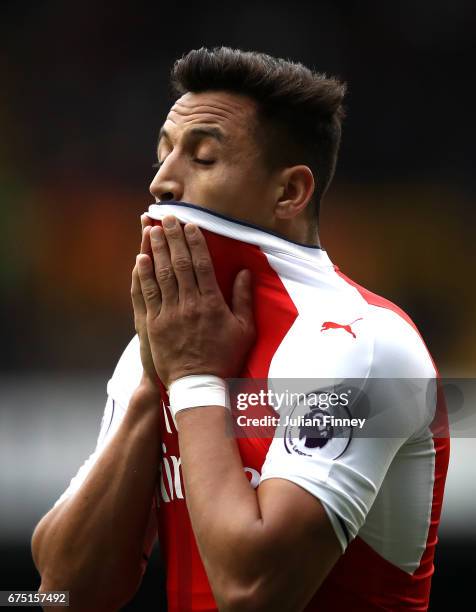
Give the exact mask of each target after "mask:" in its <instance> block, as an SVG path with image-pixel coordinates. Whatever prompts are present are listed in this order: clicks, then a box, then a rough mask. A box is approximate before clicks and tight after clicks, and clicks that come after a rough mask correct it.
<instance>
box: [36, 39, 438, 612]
mask: <svg viewBox="0 0 476 612" xmlns="http://www.w3.org/2000/svg"><path fill="white" fill-rule="evenodd" d="M172 83H173V85H174V88H175V92H176V93H177V95H178V96H179V97H178V99H177V100H176V102H175V104H174V105H173V106H172V108H171V110H170V112H169V114H168V116H167V118H166V121H165V123H164V125H163V126H162V129H161V131H160V136H159V144H158V159H159V169H158V172H157V174H156V176H155V178H154V180H153V182H152V184H151V193H152V194H153V195H154V196H155V199H156V201H157V204H156V205H153V206H151V207H150V209H149V213H148V216H147V217H143V219H142V223H143V234H142V244H141V254H140V255H139V256H138V258H137V261H136V266H135V267H134V270H133V275H132V301H133V308H134V316H135V326H136V331H137V336H136V338H135V339H133V341H132V342H131V343H130V345H129V346H128V347H127V349H126V350H125V352H124V354H123V356H122V357H121V360H120V361H119V363H118V366H117V368H116V370H115V373H114V375H113V377H112V379H111V380H110V381H109V385H108V394H109V397H108V402H107V405H106V410H105V414H104V418H103V422H102V427H101V432H100V436H99V439H98V444H97V448H96V451H95V452H94V453H93V455H91V457H90V458H89V459H88V461H87V462H86V463H85V464H84V465H83V466H82V468H81V469H80V470H79V472H78V474H77V476H76V477H75V478H74V479H73V480H72V481H71V484H70V487H69V488H68V489H67V491H65V493H64V494H63V495H62V496H61V498H60V499H59V500H58V501H57V502H56V504H55V506H54V508H53V509H52V510H51V511H50V512H49V513H48V514H47V515H46V516H45V517H44V518H43V519H42V521H41V522H40V523H39V525H38V527H37V529H36V530H35V533H34V536H33V542H32V547H33V556H34V559H35V563H36V565H37V567H38V569H39V571H40V573H41V577H42V584H41V590H42V591H44V590H53V589H69V590H70V592H71V607H72V609H73V610H102V611H104V610H115V609H117V608H118V607H120V606H122V605H124V603H125V602H126V601H128V600H129V599H130V598H131V597H132V595H133V594H134V592H135V591H136V590H137V588H138V586H139V584H140V581H141V577H142V573H143V571H144V568H145V565H146V562H147V556H148V554H149V552H150V549H151V546H152V544H153V542H154V539H155V537H156V530H157V528H158V531H159V541H160V545H161V550H162V552H163V555H164V558H165V564H166V568H167V596H168V607H169V610H177V611H186V610H214V609H217V608H218V609H220V610H280V611H285V610H290V611H295V610H302V609H307V610H333V611H340V610H362V611H363V610H400V609H405V610H424V609H426V608H427V606H428V599H429V590H430V581H431V575H432V573H433V556H434V549H435V542H436V532H437V527H438V522H439V516H440V511H441V504H442V497H443V487H444V481H445V475H446V469H447V464H448V452H449V446H448V440H447V438H445V437H441V435H440V436H437V433H438V432H437V425H439V426H440V428H441V423H438V422H437V421H436V417H437V416H438V415H437V413H436V412H435V411H436V408H437V399H439V395H438V394H435V395H434V396H432V395H431V394H430V395H428V388H429V387H428V386H427V385H425V384H423V385H419V384H414V385H413V386H410V387H409V386H408V385H403V386H402V385H401V384H399V383H398V381H399V380H400V379H404V380H406V379H410V378H413V379H418V380H420V381H431V380H435V378H436V377H437V373H436V370H435V367H434V365H433V363H432V360H431V357H430V356H429V354H428V351H427V350H426V347H425V346H424V344H423V341H422V340H421V338H420V336H419V334H418V332H417V331H416V329H415V327H414V325H413V324H412V322H411V321H410V320H409V319H408V317H407V316H406V315H405V314H404V313H402V312H401V311H400V310H399V309H398V308H397V307H396V306H394V305H393V304H391V303H390V302H388V301H386V300H384V299H383V298H380V297H378V296H375V295H374V294H371V293H370V292H368V291H366V290H365V289H363V288H361V287H358V286H357V285H355V284H354V283H352V281H350V280H349V279H347V278H345V277H344V276H343V275H342V274H341V273H340V272H339V271H338V269H337V268H336V267H334V266H333V265H332V263H331V262H330V260H329V258H328V256H327V254H326V253H325V251H323V250H322V249H321V248H320V244H319V238H318V224H317V221H318V210H319V205H320V201H321V199H322V197H323V195H324V193H325V192H326V189H327V187H328V186H329V183H330V181H331V179H332V176H333V173H334V168H335V163H336V158H337V151H338V147H339V141H340V125H341V119H342V114H343V113H342V99H343V95H344V86H343V85H342V84H340V83H339V82H338V81H336V80H335V79H327V78H326V77H324V76H323V75H319V74H315V73H312V72H311V71H310V70H308V69H306V68H305V67H303V66H302V65H299V64H292V63H290V62H286V61H284V60H276V59H274V58H271V57H269V56H266V55H263V54H258V53H244V52H241V51H237V50H231V49H228V48H220V49H215V50H213V51H208V50H206V49H200V50H197V51H191V52H190V53H189V54H187V55H186V56H185V57H184V58H182V59H181V60H179V61H178V62H176V64H175V66H174V70H173V73H172ZM234 377H248V378H250V379H264V380H265V381H266V383H265V384H266V386H267V385H268V383H269V387H272V386H273V384H275V385H277V386H278V387H279V384H280V383H279V379H284V378H288V379H305V380H306V381H308V382H307V383H303V384H304V385H305V391H306V393H305V395H306V397H307V396H308V395H310V392H311V391H313V390H316V389H317V390H318V391H322V390H323V389H324V386H323V382H322V379H327V380H331V381H334V382H335V381H336V380H340V381H342V380H343V381H348V380H357V381H360V383H358V384H357V387H358V388H357V390H356V391H357V395H358V397H360V398H361V399H360V400H359V402H355V403H354V404H353V406H352V410H354V412H355V411H357V412H358V413H359V414H360V415H361V416H362V415H364V416H363V421H365V420H366V418H367V419H368V421H369V423H370V424H369V431H368V432H367V434H366V435H364V436H358V435H357V432H356V431H355V426H354V425H351V426H350V430H347V434H344V433H342V430H341V434H340V435H339V436H337V435H336V433H335V432H337V428H335V429H333V430H332V431H334V434H333V435H331V434H329V435H328V434H326V436H327V437H326V436H324V437H319V435H318V436H317V437H316V436H315V435H314V436H313V435H310V431H309V430H308V429H306V427H304V428H300V427H299V425H297V426H292V425H290V426H289V427H286V428H285V430H284V432H283V431H282V430H280V429H279V428H276V430H275V434H274V436H273V434H271V435H270V436H269V439H267V438H266V437H265V436H261V437H260V436H259V435H254V434H252V435H248V436H247V435H246V434H245V435H242V436H240V437H238V438H235V437H233V436H231V435H230V428H229V425H230V396H229V394H230V389H229V388H228V385H227V379H230V378H234ZM273 381H274V382H273ZM276 381H278V382H276ZM309 381H311V382H309ZM382 381H383V382H382ZM387 383H388V384H387ZM430 387H431V385H430ZM332 388H333V389H334V388H335V389H337V388H340V390H342V388H345V389H347V387H342V386H340V387H339V385H338V384H335V385H333V386H332ZM409 389H410V391H411V392H410V393H409ZM354 390H355V389H354ZM351 391H352V389H347V391H345V392H344V393H347V394H348V396H349V395H350V394H351ZM336 395H337V394H336ZM362 398H364V399H365V401H367V403H368V406H367V407H365V402H364V400H363V399H362ZM347 399H348V397H347ZM342 406H343V407H342V412H341V414H344V413H346V414H349V415H352V416H353V415H354V414H353V413H352V411H349V410H348V409H347V408H346V407H345V406H346V404H345V402H343V404H342ZM362 406H364V407H363V408H362ZM271 408H272V406H271ZM295 408H296V407H294V408H293V410H294V409H295ZM269 409H270V406H267V407H265V408H263V410H265V411H266V410H268V413H269ZM307 410H308V409H307ZM311 411H314V412H313V414H317V412H318V411H316V409H315V408H314V409H311ZM359 411H360V412H359ZM235 412H236V411H235ZM234 414H235V413H234ZM293 414H294V413H293ZM306 414H307V413H306ZM320 414H321V415H322V414H327V415H329V416H332V415H333V414H334V413H333V412H325V410H324V411H323V410H321V411H320ZM384 425H386V428H385V427H384ZM443 426H444V420H443ZM352 428H354V429H352ZM311 429H312V427H311ZM273 431H274V430H273ZM279 431H280V432H281V433H279ZM326 431H329V430H328V429H326ZM443 431H444V427H443ZM271 438H272V440H271ZM159 468H160V473H161V478H160V484H159V485H158V492H157V495H155V494H154V492H155V489H156V484H157V483H156V478H157V472H158V470H159ZM185 499H186V501H185Z"/></svg>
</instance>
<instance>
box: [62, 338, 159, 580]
mask: <svg viewBox="0 0 476 612" xmlns="http://www.w3.org/2000/svg"><path fill="white" fill-rule="evenodd" d="M141 375H142V364H141V360H140V352H139V340H138V337H137V336H134V338H133V339H132V340H131V341H130V343H129V344H128V346H127V347H126V349H125V350H124V352H123V354H122V356H121V358H120V359H119V361H118V363H117V366H116V368H115V370H114V374H113V375H112V378H111V379H110V380H109V382H108V384H107V391H108V397H107V401H106V406H105V408H104V414H103V417H102V421H101V426H100V430H99V436H98V439H97V442H96V448H95V449H94V452H93V453H92V454H91V455H90V456H89V457H88V459H86V461H85V462H84V463H83V465H82V466H81V467H80V468H79V470H78V472H77V474H76V475H75V476H74V477H73V478H72V480H71V482H70V483H69V486H68V488H67V489H66V490H65V491H64V493H63V494H62V495H61V497H60V498H59V499H58V500H57V501H56V502H55V504H54V507H56V506H57V505H58V504H60V503H61V502H62V501H63V500H65V499H67V498H68V497H70V496H71V495H73V494H74V493H76V491H78V489H79V488H80V487H81V485H82V484H83V482H84V481H85V480H86V478H87V476H88V474H89V472H90V471H91V469H92V468H93V466H94V464H95V463H96V461H97V460H98V458H99V457H100V456H101V453H102V452H103V451H104V449H105V448H106V447H107V445H108V444H109V442H110V440H111V439H112V438H113V437H114V434H115V433H116V431H117V430H118V428H119V426H120V424H121V422H122V419H123V418H124V415H125V413H126V410H127V407H128V406H129V401H130V398H131V396H132V394H133V393H134V390H135V389H136V388H137V386H138V384H139V381H140V378H141ZM156 541H157V505H156V500H155V499H153V500H152V504H151V510H150V514H149V522H148V525H147V529H146V534H145V540H144V549H143V557H142V561H141V568H142V573H144V571H145V569H146V567H147V562H148V559H149V556H150V553H151V550H152V548H153V546H154V543H155V542H156Z"/></svg>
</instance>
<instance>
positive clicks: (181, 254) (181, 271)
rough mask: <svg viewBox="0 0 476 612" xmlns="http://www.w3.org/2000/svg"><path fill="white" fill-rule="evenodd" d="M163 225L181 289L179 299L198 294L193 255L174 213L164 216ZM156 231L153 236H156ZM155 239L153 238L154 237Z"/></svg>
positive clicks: (179, 289) (179, 288)
mask: <svg viewBox="0 0 476 612" xmlns="http://www.w3.org/2000/svg"><path fill="white" fill-rule="evenodd" d="M162 227H163V229H164V232H165V238H166V239H167V244H168V246H169V251H170V259H171V262H172V266H173V269H174V274H175V278H176V279H177V286H178V291H179V299H182V300H183V299H184V298H186V297H189V296H191V295H197V294H198V287H197V281H196V279H195V274H194V272H193V263H192V256H191V255H190V250H189V248H188V244H187V241H186V240H185V236H184V234H183V230H182V227H181V225H180V223H179V222H178V219H176V218H175V217H173V216H172V215H167V217H164V220H163V223H162ZM155 233H156V232H155V230H154V233H153V234H151V236H154V234H155ZM152 239H153V238H152Z"/></svg>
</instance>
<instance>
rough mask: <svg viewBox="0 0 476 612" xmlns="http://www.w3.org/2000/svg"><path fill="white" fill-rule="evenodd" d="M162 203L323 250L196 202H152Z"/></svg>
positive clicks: (159, 204)
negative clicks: (202, 212)
mask: <svg viewBox="0 0 476 612" xmlns="http://www.w3.org/2000/svg"><path fill="white" fill-rule="evenodd" d="M162 204H173V205H174V206H183V207H185V208H195V209H196V210H202V211H204V212H206V213H208V214H209V215H213V216H214V217H219V218H220V219H224V220H225V221H230V222H231V223H237V224H238V225H245V226H246V227H250V228H252V229H256V230H259V231H260V232H263V233H265V234H270V235H271V236H276V238H280V239H281V240H285V241H286V242H290V243H291V244H296V245H297V246H300V247H304V248H306V249H313V250H316V249H318V250H319V251H325V249H323V248H322V247H320V246H317V245H311V244H303V243H302V242H296V241H295V240H290V239H289V238H286V237H285V236H283V235H282V234H278V233H277V232H272V231H271V230H267V229H264V228H263V227H261V226H260V225H255V224H254V223H249V222H248V221H242V220H241V219H237V218H236V217H229V216H228V215H224V214H222V213H219V212H215V211H214V210H210V209H209V208H205V207H204V206H198V204H190V203H189V202H181V201H178V200H165V201H164V202H154V205H155V206H161V205H162Z"/></svg>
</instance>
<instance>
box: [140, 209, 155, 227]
mask: <svg viewBox="0 0 476 612" xmlns="http://www.w3.org/2000/svg"><path fill="white" fill-rule="evenodd" d="M152 223H153V221H152V219H151V218H150V217H149V216H148V215H146V214H145V213H144V214H143V215H141V216H140V224H141V228H142V231H144V227H147V226H149V225H152Z"/></svg>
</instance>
